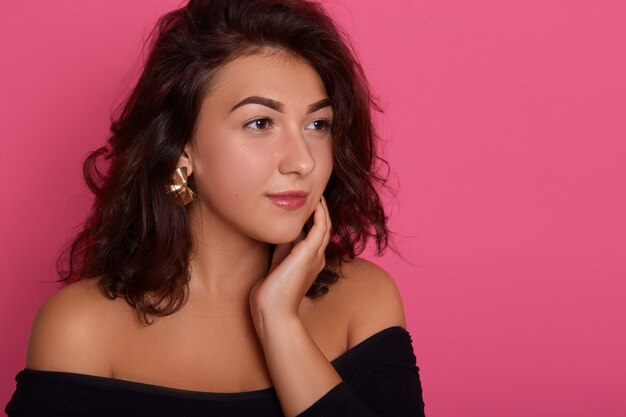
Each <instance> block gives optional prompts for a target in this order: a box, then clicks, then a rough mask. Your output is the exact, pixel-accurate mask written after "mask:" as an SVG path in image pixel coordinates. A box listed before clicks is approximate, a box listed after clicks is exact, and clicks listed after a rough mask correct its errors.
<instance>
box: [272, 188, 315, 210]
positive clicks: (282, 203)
mask: <svg viewBox="0 0 626 417" xmlns="http://www.w3.org/2000/svg"><path fill="white" fill-rule="evenodd" d="M308 195H309V193H306V192H303V191H285V192H282V193H274V194H266V197H267V198H268V199H269V200H270V201H271V202H272V203H274V204H275V205H277V206H278V207H281V208H284V209H287V210H296V209H299V208H300V207H302V206H304V203H306V198H307V197H308Z"/></svg>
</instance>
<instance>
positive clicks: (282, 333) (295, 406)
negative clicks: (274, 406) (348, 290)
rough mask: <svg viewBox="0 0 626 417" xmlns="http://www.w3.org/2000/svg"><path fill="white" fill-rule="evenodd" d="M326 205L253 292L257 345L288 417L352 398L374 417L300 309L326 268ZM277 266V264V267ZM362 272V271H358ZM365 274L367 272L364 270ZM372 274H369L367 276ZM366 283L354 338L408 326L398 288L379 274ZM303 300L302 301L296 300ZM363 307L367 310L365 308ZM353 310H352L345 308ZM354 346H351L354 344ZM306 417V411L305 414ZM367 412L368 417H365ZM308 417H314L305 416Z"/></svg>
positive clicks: (356, 407)
mask: <svg viewBox="0 0 626 417" xmlns="http://www.w3.org/2000/svg"><path fill="white" fill-rule="evenodd" d="M327 213H328V212H327V209H326V206H325V204H320V205H319V206H318V208H317V209H316V211H315V215H314V221H315V222H314V225H313V227H312V228H311V231H310V232H309V234H308V235H307V237H306V238H305V239H304V240H302V241H300V242H298V243H297V244H296V245H295V246H294V247H293V249H292V250H291V253H289V254H288V255H287V256H284V254H283V255H281V254H279V255H277V257H276V258H277V259H281V258H284V260H282V261H281V262H280V264H279V265H277V266H276V265H275V266H273V268H272V269H271V271H272V272H271V273H270V274H269V275H268V277H267V278H266V279H265V281H264V282H262V283H261V284H260V285H259V286H257V287H256V288H255V289H254V290H253V291H252V293H251V297H250V303H251V308H252V314H253V318H254V323H255V327H256V330H257V334H258V336H259V340H260V341H261V344H262V345H263V350H264V354H265V359H266V362H267V366H268V369H269V372H270V375H271V378H272V382H273V384H274V387H275V390H276V392H277V395H278V398H279V400H280V403H281V406H282V409H283V412H284V413H285V415H286V416H296V415H298V414H300V413H302V412H304V411H305V410H308V409H309V408H310V407H311V406H312V405H313V404H315V403H316V402H318V401H319V400H320V399H322V397H325V396H326V397H327V398H324V400H327V399H328V398H337V399H338V398H344V399H345V398H346V395H348V396H352V397H353V398H348V400H347V401H348V402H351V404H350V405H349V407H351V408H352V409H353V410H354V412H355V413H357V414H350V415H355V416H356V415H359V416H366V415H372V416H374V415H376V414H374V412H373V411H372V410H371V409H370V408H369V407H368V406H367V405H365V404H364V403H362V402H361V401H360V400H359V399H358V398H356V396H355V394H354V393H352V392H351V390H350V388H349V387H347V386H345V384H341V382H342V379H341V377H340V375H339V374H338V373H337V372H336V370H335V368H334V367H333V366H332V364H331V363H330V362H329V361H328V360H327V359H326V357H325V356H324V354H323V353H322V352H321V351H320V349H319V348H318V347H317V345H316V344H315V342H314V341H313V339H312V338H311V337H310V336H309V334H308V333H307V330H306V328H305V327H304V325H303V323H302V321H301V320H300V317H299V316H298V306H299V304H300V302H301V301H302V298H303V297H304V294H305V293H306V290H307V289H308V287H309V286H310V285H311V283H312V281H313V280H314V279H315V277H316V276H317V273H318V272H319V271H320V270H321V268H322V267H323V258H322V261H321V263H320V259H319V257H320V253H321V256H322V257H323V250H324V249H325V247H326V244H327V243H328V238H329V235H330V219H329V218H328V214H327ZM277 263H278V262H277ZM357 269H358V268H357ZM361 269H363V268H361ZM369 273H370V275H372V273H371V270H370V271H369ZM373 275H376V276H369V277H366V279H364V280H363V281H362V282H363V285H358V286H359V287H360V288H361V290H360V291H358V292H359V293H358V294H354V295H355V296H356V297H359V298H360V300H359V302H358V303H357V304H360V305H361V308H358V307H357V308H356V309H355V311H352V314H353V319H352V320H351V322H350V329H349V333H350V339H351V340H352V341H353V342H354V341H360V340H364V339H366V338H367V336H370V335H372V334H375V333H377V332H378V331H380V330H382V329H384V328H388V327H391V326H401V327H405V319H404V312H403V308H402V302H401V300H400V296H399V294H398V292H397V289H396V287H395V284H393V281H391V279H390V278H389V277H387V276H386V274H384V272H382V270H378V271H377V272H375V273H374V274H373ZM298 297H299V298H298ZM363 307H365V308H363ZM346 308H349V306H346ZM353 342H351V344H355V343H353ZM307 413H308V411H307ZM363 413H367V414H363ZM307 415H310V414H307Z"/></svg>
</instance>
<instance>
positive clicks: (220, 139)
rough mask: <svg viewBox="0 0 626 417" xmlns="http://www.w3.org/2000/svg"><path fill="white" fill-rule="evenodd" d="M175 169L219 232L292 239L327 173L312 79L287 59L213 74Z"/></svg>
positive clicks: (324, 114)
mask: <svg viewBox="0 0 626 417" xmlns="http://www.w3.org/2000/svg"><path fill="white" fill-rule="evenodd" d="M214 81H215V82H214V83H213V84H212V88H211V90H210V91H209V93H208V94H207V96H206V97H205V98H204V101H203V103H202V107H201V110H200V114H199V118H198V124H197V130H196V132H195V135H194V137H193V139H192V140H191V141H190V143H189V144H188V145H187V146H186V147H185V154H186V155H183V157H181V161H180V163H179V166H180V165H185V166H187V167H188V172H190V173H192V174H193V178H194V181H195V185H196V190H197V194H198V197H199V200H198V202H196V203H194V204H200V205H201V209H202V213H203V216H204V217H203V218H204V219H205V221H206V222H207V223H208V224H209V225H210V226H212V227H213V230H214V231H216V232H217V231H219V232H220V233H229V232H230V233H237V234H239V235H243V236H247V237H249V238H252V239H255V240H258V241H262V242H268V243H275V244H278V243H287V242H291V241H293V240H294V239H296V238H297V236H298V234H299V233H300V231H301V230H302V228H303V226H304V224H305V223H306V221H307V219H308V218H309V217H310V215H311V214H312V213H313V210H314V209H315V207H316V204H317V203H318V202H319V200H320V197H321V196H322V193H323V191H324V188H325V187H326V184H327V182H328V179H329V177H330V174H331V171H332V144H331V134H330V127H331V122H332V117H333V113H332V108H331V107H330V102H329V101H328V96H327V94H326V90H325V88H324V85H323V83H322V81H321V79H320V77H319V75H318V74H317V72H316V71H315V70H314V69H313V68H312V67H311V66H310V65H308V64H307V63H306V62H304V61H302V60H300V59H298V58H296V57H294V56H292V55H287V54H285V53H280V52H277V53H266V54H255V55H248V56H243V57H239V58H236V59H235V60H233V61H231V62H229V63H228V64H226V65H224V66H223V67H222V68H221V69H220V70H219V71H218V73H217V74H216V76H215V79H214Z"/></svg>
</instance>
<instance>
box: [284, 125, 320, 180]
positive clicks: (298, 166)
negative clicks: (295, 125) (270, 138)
mask: <svg viewBox="0 0 626 417" xmlns="http://www.w3.org/2000/svg"><path fill="white" fill-rule="evenodd" d="M280 146H281V149H280V160H279V163H278V170H279V171H280V173H281V174H294V173H295V174H298V175H302V176H304V175H308V174H310V173H311V172H312V171H313V169H315V158H313V155H312V154H311V151H310V149H309V146H308V144H307V142H306V139H305V137H304V135H303V134H302V133H301V132H295V131H294V132H290V133H287V134H285V135H284V136H283V137H282V138H281V141H280Z"/></svg>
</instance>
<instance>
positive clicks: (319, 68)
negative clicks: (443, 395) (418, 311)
mask: <svg viewBox="0 0 626 417" xmlns="http://www.w3.org/2000/svg"><path fill="white" fill-rule="evenodd" d="M372 108H375V105H374V103H373V100H372V97H371V95H370V92H369V89H368V85H367V82H366V80H365V78H364V76H363V73H362V70H361V67H360V66H359V64H358V63H357V61H356V59H355V57H354V55H353V53H352V52H351V50H350V49H349V47H348V46H347V44H346V42H345V41H344V38H343V37H342V36H341V34H340V32H339V31H338V30H337V28H336V27H335V26H334V24H333V22H332V21H331V20H330V19H329V17H328V16H327V15H326V14H324V12H323V10H322V9H321V8H320V7H319V6H318V5H316V4H314V3H309V2H306V1H302V0H191V1H190V2H189V3H188V4H187V5H186V6H185V7H183V8H181V9H179V10H175V11H173V12H171V13H169V14H167V15H165V16H164V17H162V18H161V20H160V21H159V24H158V26H157V28H156V30H155V32H154V38H153V43H152V49H151V53H150V55H149V58H148V60H147V63H146V66H145V69H144V71H143V73H142V76H141V78H140V80H139V81H138V83H137V85H136V87H135V88H134V90H133V92H132V93H131V95H130V97H129V99H128V101H127V103H126V105H125V107H124V108H123V110H122V111H121V113H120V115H119V116H118V118H117V119H116V120H115V121H114V123H113V125H112V128H111V131H112V135H111V137H110V140H109V145H108V146H107V147H103V148H101V149H99V150H97V151H95V152H94V153H93V154H92V155H91V156H90V157H89V158H88V159H87V161H86V163H85V177H86V179H87V183H88V184H89V186H90V187H91V189H92V190H93V191H94V193H95V203H94V206H93V209H92V211H91V213H90V216H89V218H88V219H87V222H86V224H85V228H84V230H83V231H82V232H81V233H80V234H79V235H78V236H77V238H76V239H75V240H74V242H73V244H72V245H71V246H70V250H69V257H68V258H67V261H68V266H69V268H68V269H67V270H66V271H65V272H64V273H63V275H62V277H63V280H64V281H65V282H66V283H67V284H70V285H68V286H67V287H66V288H64V289H63V290H61V291H60V292H58V293H57V294H56V295H55V296H53V297H52V298H51V299H50V300H48V301H47V302H46V303H45V304H44V306H43V307H42V308H41V310H40V312H39V314H38V316H37V318H36V320H35V323H34V325H33V329H32V334H31V340H30V346H29V351H28V358H27V364H26V369H25V370H24V371H22V372H20V373H19V374H18V376H17V381H18V385H17V389H16V392H15V394H14V395H13V398H12V400H11V402H10V403H9V404H8V405H7V409H6V410H7V413H8V414H9V416H34V415H37V416H43V415H54V416H64V415H85V416H98V415H103V416H104V415H106V416H131V415H133V416H135V415H149V416H152V417H154V416H166V415H167V416H172V415H180V416H200V415H202V416H244V415H245V416H281V415H286V416H295V415H302V416H392V415H393V416H422V415H423V402H422V394H421V387H420V380H419V375H418V369H417V367H416V363H415V356H414V354H413V349H412V346H411V338H410V335H409V334H408V332H407V331H406V330H405V318H404V313H403V308H402V302H401V299H400V296H399V294H398V291H397V289H396V287H395V285H394V283H393V281H392V280H391V278H390V277H389V276H388V275H387V274H386V273H385V272H384V271H382V270H381V269H380V268H378V267H376V266H375V265H374V264H372V263H369V262H367V261H364V260H361V259H359V258H357V257H356V255H358V254H359V253H360V251H361V250H362V249H363V247H364V245H365V243H366V241H367V239H368V238H374V239H375V241H376V244H377V247H378V249H379V251H381V252H382V250H383V249H384V247H385V245H386V242H387V229H386V217H385V214H384V212H383V208H382V205H381V203H380V200H379V197H378V195H377V192H376V190H375V185H376V183H377V182H378V181H380V178H379V177H378V176H377V174H376V161H377V157H376V155H375V150H376V146H375V142H374V141H375V132H374V130H373V127H372V121H371V115H370V111H371V109H372ZM102 159H104V162H107V163H108V165H107V166H106V169H103V168H102V167H103V161H102ZM105 165H106V164H105Z"/></svg>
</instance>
